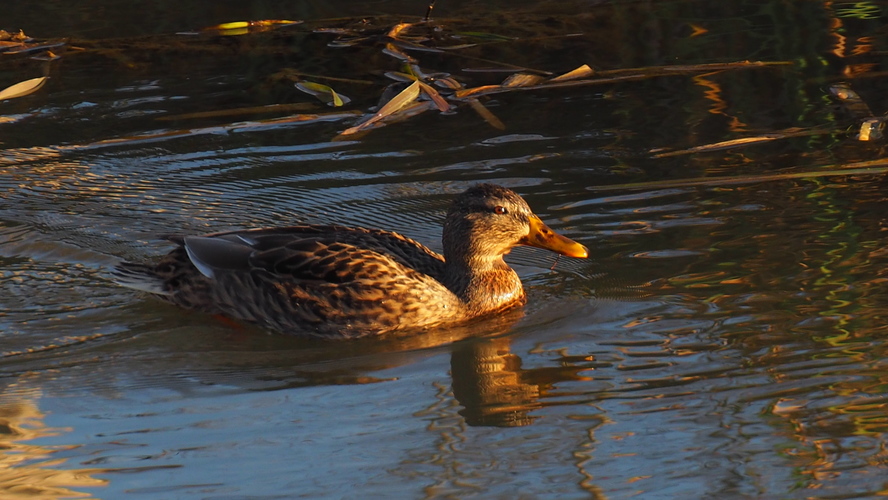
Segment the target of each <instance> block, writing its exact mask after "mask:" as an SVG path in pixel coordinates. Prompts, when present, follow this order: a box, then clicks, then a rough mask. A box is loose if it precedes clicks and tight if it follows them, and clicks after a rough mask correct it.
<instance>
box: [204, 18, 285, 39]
mask: <svg viewBox="0 0 888 500" xmlns="http://www.w3.org/2000/svg"><path fill="white" fill-rule="evenodd" d="M300 23H302V21H288V20H286V19H263V20H260V21H233V22H230V23H222V24H217V25H215V26H208V27H206V28H203V29H201V30H200V31H202V32H204V33H208V32H216V33H217V34H219V35H223V36H236V35H245V34H247V33H251V32H258V31H268V30H271V29H274V28H276V27H278V26H289V25H293V24H300Z"/></svg>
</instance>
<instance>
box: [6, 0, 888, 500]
mask: <svg viewBox="0 0 888 500" xmlns="http://www.w3.org/2000/svg"><path fill="white" fill-rule="evenodd" d="M439 3H440V5H438V6H437V8H436V11H435V12H436V14H437V15H439V16H440V18H439V19H440V22H441V23H442V24H443V25H444V26H445V29H444V30H443V32H445V33H449V32H453V31H460V32H486V33H495V34H500V35H508V36H512V37H515V38H518V40H510V41H504V40H498V41H496V42H494V43H489V44H486V45H484V46H482V47H481V48H478V49H472V50H466V51H464V52H458V53H460V54H467V55H470V56H472V57H463V56H449V55H441V54H436V53H412V54H413V55H414V56H415V57H418V58H419V59H420V60H421V63H422V65H423V67H424V68H425V69H427V70H429V71H432V70H441V71H447V72H450V73H452V74H453V75H456V76H457V77H458V78H460V79H461V80H462V81H463V82H464V83H465V84H466V85H469V86H475V85H481V84H492V83H496V82H499V81H502V79H503V78H504V77H505V75H504V74H502V73H490V72H487V71H481V72H479V71H471V70H473V69H480V68H482V67H484V68H489V67H490V66H492V65H493V63H491V62H490V61H504V62H508V63H510V64H516V65H521V66H528V67H534V68H539V69H543V70H550V71H554V72H566V71H568V70H570V69H573V68H575V67H577V66H579V65H581V64H586V63H588V64H590V65H591V66H593V67H595V68H596V69H598V70H614V69H622V68H633V67H646V66H660V65H678V64H681V65H691V64H706V63H724V62H732V61H743V60H762V61H771V62H789V63H791V64H788V65H774V66H767V67H752V68H744V69H730V70H722V71H716V70H712V71H695V72H685V73H679V74H676V75H670V76H659V77H647V78H642V79H639V80H634V81H621V82H615V83H602V84H600V85H594V86H584V87H575V88H560V89H548V90H534V91H524V92H512V93H505V94H496V95H494V96H492V97H491V98H489V99H485V100H484V104H485V105H486V106H487V107H488V108H489V109H490V110H491V111H492V112H493V113H495V114H496V116H497V117H498V118H499V119H500V120H501V121H502V122H503V123H504V124H505V125H506V130H504V131H500V130H497V129H495V128H493V127H491V126H490V125H489V124H488V123H487V122H485V121H484V120H483V119H482V118H480V117H479V116H478V115H476V114H475V113H474V112H473V111H472V110H471V109H469V107H468V106H465V105H464V106H462V107H460V108H458V109H457V111H456V112H455V113H450V114H445V115H441V114H439V113H437V112H429V113H425V114H423V115H422V116H418V117H414V118H412V119H411V120H409V121H407V122H404V123H401V124H393V125H390V126H387V127H384V128H382V129H379V130H375V131H372V132H370V133H369V134H367V135H366V136H363V137H359V138H354V139H350V140H342V141H334V140H333V139H334V138H335V137H336V135H337V134H338V133H339V132H341V131H342V130H344V129H346V128H348V127H350V126H352V125H353V124H354V120H355V118H354V116H351V115H347V114H337V115H335V116H331V117H329V118H328V119H326V120H314V121H308V122H305V123H261V122H259V120H262V119H268V118H277V117H280V116H284V115H286V113H283V114H275V113H252V114H246V115H236V116H224V117H204V118H187V117H185V118H182V117H180V118H174V119H172V120H160V119H159V118H169V117H175V116H178V115H183V114H188V113H197V112H203V111H209V110H225V109H235V108H241V107H248V106H263V105H270V104H281V103H287V104H294V103H306V105H307V106H314V107H312V108H310V111H309V112H331V111H332V109H329V108H326V107H324V106H323V105H315V104H314V102H313V101H312V98H310V97H309V96H307V95H304V94H302V93H300V92H298V91H297V90H295V89H293V88H292V85H290V84H289V83H288V82H286V81H282V80H280V74H281V73H280V72H282V71H283V70H285V69H291V70H296V71H302V72H305V73H312V74H322V75H330V76H336V77H340V78H353V79H358V80H366V81H367V82H369V84H365V83H354V82H352V83H348V82H342V83H334V84H333V86H334V88H336V89H337V91H339V92H342V93H343V94H345V95H349V96H350V97H351V98H352V99H353V100H352V104H351V105H350V106H349V107H348V111H355V110H357V111H361V112H366V111H367V110H368V109H370V108H371V107H372V106H374V105H375V104H376V101H377V99H378V98H379V95H380V94H381V92H382V88H383V86H384V85H385V79H384V78H382V77H381V76H379V75H380V74H381V72H382V71H392V70H398V69H399V64H398V63H397V62H396V61H395V60H394V59H393V58H391V57H389V56H386V55H384V54H382V52H381V49H382V48H383V47H382V46H380V45H374V44H372V43H369V42H368V43H366V44H363V45H358V46H356V47H351V48H339V49H334V48H328V47H327V46H326V45H327V43H328V42H330V41H331V40H332V39H334V38H335V36H334V35H329V34H323V35H321V34H304V33H305V32H306V31H308V28H305V27H295V28H293V29H290V28H288V30H289V31H286V30H282V31H278V32H275V33H273V34H264V35H257V36H254V37H251V38H237V39H211V40H209V41H208V40H207V39H195V38H182V36H179V37H177V36H175V35H173V34H174V33H176V32H180V31H189V30H194V29H196V28H200V27H202V26H208V25H211V24H216V23H221V22H226V21H234V20H241V19H258V18H282V19H306V20H308V21H313V22H315V23H316V26H321V27H334V26H340V24H338V23H340V22H341V21H330V20H329V18H332V17H337V16H359V15H360V16H366V15H369V14H376V15H381V14H393V16H392V17H384V16H383V17H379V18H376V21H374V22H375V23H377V24H378V25H380V26H385V25H386V23H389V24H388V26H391V25H392V24H393V23H397V22H399V21H403V20H405V19H408V18H407V17H406V16H407V14H404V13H405V12H406V13H409V14H411V15H421V14H422V13H424V10H425V9H424V6H422V5H416V4H406V3H404V2H400V3H389V2H375V3H369V4H368V3H367V2H355V3H349V2H342V3H340V4H335V5H334V4H331V3H329V2H325V3H324V4H323V5H321V4H317V5H315V4H314V3H311V2H298V4H299V5H298V6H290V7H282V6H280V5H277V3H269V4H265V3H255V2H254V3H252V4H251V5H252V9H253V10H251V11H245V10H244V7H243V6H236V5H231V6H227V5H225V4H219V6H218V7H217V8H215V9H213V10H210V11H201V12H199V13H195V12H190V13H186V12H180V10H182V9H180V8H179V7H178V6H177V5H176V4H173V3H172V2H169V3H166V4H162V3H158V4H159V5H162V6H163V7H165V8H160V7H158V8H157V10H151V11H148V12H144V13H143V14H144V17H143V19H144V22H141V23H139V22H136V21H134V20H133V19H132V12H131V11H132V10H134V9H124V8H121V6H120V5H117V4H116V3H114V2H99V1H94V2H87V3H84V4H83V5H80V6H78V7H76V8H74V7H67V6H63V5H61V4H47V5H45V6H41V7H40V9H43V10H38V9H37V7H33V6H26V4H27V3H23V4H22V5H15V6H14V7H9V11H8V13H4V16H3V17H4V19H2V20H0V21H2V24H4V26H0V28H5V29H7V30H12V29H17V28H22V29H24V30H25V32H26V33H28V34H29V35H32V36H35V37H40V38H49V39H52V38H56V37H63V36H71V37H73V38H74V40H72V41H71V42H70V45H77V43H80V44H81V45H83V46H84V48H86V49H88V50H85V51H76V50H71V49H69V50H68V51H66V52H64V53H63V54H62V59H61V61H57V62H54V63H53V66H52V67H51V68H50V76H51V79H50V80H49V82H48V83H47V84H46V86H45V87H44V88H43V89H42V90H41V91H40V92H38V93H36V94H34V95H32V96H28V97H24V98H20V99H14V100H9V101H5V102H0V116H2V117H5V118H6V120H5V121H3V122H2V123H0V147H2V148H3V149H2V150H0V332H2V333H0V353H2V357H0V424H2V425H0V449H2V450H3V451H2V452H0V463H2V465H3V467H2V468H0V469H2V472H0V492H2V493H0V496H2V497H3V498H33V497H38V498H69V497H75V498H101V499H116V498H125V499H128V498H134V499H135V498H150V499H153V498H183V499H192V498H194V499H197V498H201V499H203V498H220V499H221V498H225V499H231V498H301V497H306V498H354V497H356V496H360V497H362V498H392V497H404V498H510V499H511V498H559V499H562V498H589V497H593V498H629V497H639V498H713V497H717V498H859V497H868V496H876V495H880V494H881V495H884V494H885V493H886V492H888V482H886V480H885V477H886V465H888V446H886V432H888V417H886V405H888V382H886V376H885V373H886V365H888V362H886V361H885V359H886V342H885V339H886V334H888V329H886V327H885V326H884V310H885V307H886V305H888V299H886V297H888V295H886V291H885V271H884V269H886V260H888V252H886V251H885V250H884V248H885V246H886V234H885V227H884V213H885V210H886V205H885V199H884V194H883V193H884V190H885V185H884V175H883V169H884V164H883V162H882V161H881V159H882V158H883V157H884V147H885V146H884V142H882V141H873V142H862V141H858V140H856V138H855V134H856V127H857V125H858V124H859V119H860V118H861V117H860V116H859V114H858V115H855V111H854V109H851V107H850V106H848V105H843V104H841V103H839V102H837V101H836V100H834V99H833V98H831V97H829V86H830V85H834V84H836V83H839V82H845V83H848V84H849V85H850V86H851V87H852V88H853V89H854V90H855V91H856V92H857V93H859V94H860V96H861V98H862V99H863V101H864V102H865V103H866V104H867V105H868V107H869V109H870V111H871V113H872V114H873V115H876V116H880V115H881V114H883V113H884V112H885V110H886V107H888V106H886V104H888V103H886V98H885V96H886V95H888V94H886V92H885V90H886V86H885V84H884V83H883V79H882V78H881V76H882V75H881V73H880V72H881V71H883V69H884V54H885V46H884V32H885V28H884V26H885V22H884V21H885V13H884V9H885V7H886V6H885V4H884V3H877V2H874V3H868V2H863V3H854V4H833V3H827V2H823V3H819V2H796V3H787V2H779V1H744V2H730V3H729V2H683V1H675V2H656V3H652V4H648V3H636V2H598V3H594V4H592V3H581V2H559V3H557V4H538V3H532V4H529V5H528V6H521V5H518V4H509V6H508V8H507V9H505V10H502V11H500V12H499V13H497V11H495V10H486V9H495V8H496V6H495V5H493V4H491V6H490V7H479V6H477V5H474V4H472V3H470V2H463V3H459V2H443V3H442V2H439ZM86 4H89V6H86ZM65 9H69V10H65ZM287 9H292V10H287ZM297 9H298V10H297ZM78 19H79V22H75V21H74V20H78ZM6 23H10V24H9V25H6ZM306 24H311V23H306ZM300 30H302V31H300ZM448 30H450V31H448ZM578 33H581V34H580V35H576V34H578ZM565 35H571V36H565ZM113 37H135V38H126V39H119V38H113ZM183 40H185V41H184V42H183ZM171 43H176V44H181V45H176V46H175V48H171V46H170V44H171ZM479 58H481V59H484V60H485V61H482V60H480V59H479ZM42 65H43V63H42V62H40V61H31V60H29V59H26V58H12V57H10V56H5V55H3V54H0V82H2V83H0V86H6V85H11V84H13V83H16V82H18V81H22V80H25V79H27V78H32V77H35V76H39V75H40V74H41V71H42ZM274 75H278V76H274ZM236 123H240V124H238V125H235V124H236ZM811 131H813V132H811ZM796 132H801V133H796ZM808 132H811V133H808ZM764 134H777V136H778V137H779V138H778V139H775V140H769V141H766V142H762V143H760V144H755V145H747V146H743V147H736V146H735V147H731V148H715V149H712V150H710V151H702V152H700V151H698V152H688V151H686V150H688V149H689V148H694V147H699V146H705V145H711V144H715V143H719V142H721V141H727V140H734V139H740V138H745V137H753V136H762V135H764ZM790 135H792V137H790ZM675 151H678V152H679V153H682V152H684V153H683V154H676V155H662V156H658V154H660V153H663V152H675ZM866 162H870V163H866ZM849 169H852V170H849ZM843 170H844V171H843ZM480 181H494V182H498V183H501V184H504V185H507V186H509V187H512V188H514V189H516V190H517V191H518V192H520V193H521V194H522V195H523V196H525V198H526V199H527V200H528V202H529V203H530V205H531V206H532V207H533V208H534V210H535V211H536V212H537V213H538V214H539V215H540V216H541V217H542V218H543V220H545V221H546V222H547V223H548V224H549V225H550V226H551V227H552V228H553V229H555V230H557V231H559V232H561V233H562V234H565V235H567V236H569V237H571V238H573V239H576V240H577V241H580V242H582V243H584V244H585V245H587V246H588V247H589V248H590V253H591V255H590V258H589V259H588V260H572V259H568V258H561V259H559V260H558V261H557V263H556V262H555V258H554V256H553V255H551V254H549V253H547V252H544V251H536V250H532V249H519V250H516V251H515V252H513V254H512V255H511V256H510V262H511V263H512V264H513V266H514V267H515V268H516V269H517V270H518V271H519V274H520V275H521V276H522V279H523V280H524V282H525V286H526V288H527V289H528V292H529V296H530V297H529V299H530V300H529V304H528V306H527V307H526V308H525V309H524V310H521V311H513V312H510V313H509V314H506V315H504V316H502V317H498V318H490V319H486V320H483V321H480V322H477V323H472V324H470V325H467V326H463V327H451V328H442V329H437V330H434V331H430V332H428V333H427V334H424V335H421V336H407V337H398V336H393V337H389V338H379V339H364V340H359V341H354V342H334V343H325V342H315V341H306V340H300V339H293V338H288V337H284V336H280V335H269V334H267V333H266V332H263V331H261V330H259V329H256V328H254V327H250V326H243V325H240V326H238V325H231V324H227V323H223V322H221V321H219V320H217V319H215V318H209V317H206V316H203V315H200V314H195V313H189V312H183V311H181V310H178V309H176V308H173V307H171V306H169V305H167V304H164V303H160V302H158V301H154V300H151V299H149V298H146V297H144V296H141V295H139V294H137V293H135V292H132V291H129V290H125V289H121V288H119V287H116V286H115V285H114V284H113V283H111V282H110V280H109V277H108V270H109V268H110V267H111V266H113V264H114V263H115V262H117V261H118V260H120V259H126V260H133V261H143V260H149V259H151V258H152V257H154V256H157V255H159V254H162V253H164V252H165V251H167V250H168V249H169V246H168V245H166V244H165V243H163V242H162V241H159V240H158V239H157V238H156V236H157V235H159V234H163V233H168V232H171V231H179V232H193V233H203V232H212V231H221V230H228V229H236V228H246V227H261V226H272V225H284V224H292V223H296V222H332V221H337V222H342V223H345V224H351V225H362V226H371V227H382V228H386V229H392V230H396V231H399V232H402V233H403V234H406V235H408V236H410V237H412V238H415V239H417V240H419V241H422V242H424V243H427V244H428V245H429V246H431V247H432V248H434V249H440V242H439V239H440V227H441V222H442V219H443V213H444V211H445V210H446V207H447V205H448V203H449V201H450V199H451V198H452V196H453V195H454V194H456V193H458V192H460V191H462V190H463V189H465V188H466V187H467V186H470V185H472V184H474V183H476V182H480ZM553 264H555V265H554V269H551V268H552V267H553Z"/></svg>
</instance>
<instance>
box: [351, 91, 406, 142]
mask: <svg viewBox="0 0 888 500" xmlns="http://www.w3.org/2000/svg"><path fill="white" fill-rule="evenodd" d="M419 85H420V83H419V82H418V81H416V82H413V83H412V84H410V85H409V86H408V87H407V88H406V89H404V90H402V91H401V92H400V93H399V94H398V95H396V96H395V97H393V98H392V99H391V100H390V101H389V102H387V103H385V106H383V107H382V108H380V109H379V111H377V112H376V114H375V115H373V116H372V117H371V118H370V119H369V120H367V121H365V122H364V123H361V124H359V125H355V126H354V127H351V128H350V129H348V130H346V131H344V132H342V134H340V135H350V134H354V133H356V132H360V131H361V130H364V129H366V128H368V127H370V126H372V125H373V124H374V123H376V122H378V121H380V120H382V119H384V118H386V117H388V116H391V115H393V114H395V113H397V112H398V111H399V110H401V109H403V108H405V107H407V106H408V105H410V104H411V103H412V102H414V101H416V99H418V98H419V89H420V86H419Z"/></svg>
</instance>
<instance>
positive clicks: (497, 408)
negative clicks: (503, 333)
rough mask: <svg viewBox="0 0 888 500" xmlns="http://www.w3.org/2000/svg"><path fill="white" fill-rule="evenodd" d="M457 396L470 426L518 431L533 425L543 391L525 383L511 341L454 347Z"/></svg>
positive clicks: (452, 365)
mask: <svg viewBox="0 0 888 500" xmlns="http://www.w3.org/2000/svg"><path fill="white" fill-rule="evenodd" d="M450 367H451V376H452V378H453V381H452V383H453V395H454V397H456V399H457V401H459V403H460V404H461V405H462V406H463V409H462V410H460V411H459V414H460V415H462V416H463V418H465V420H466V423H467V424H468V425H473V426H487V425H489V426H498V427H517V426H522V425H529V424H531V423H533V420H534V417H532V416H530V415H528V413H529V412H530V411H531V410H533V409H535V408H538V407H539V397H540V389H539V386H537V385H535V384H529V383H526V382H524V381H522V378H521V358H520V357H518V356H517V355H515V354H512V353H511V352H510V351H509V339H508V338H496V339H484V340H482V341H477V342H468V343H464V344H461V345H456V346H454V349H453V353H452V356H451V358H450Z"/></svg>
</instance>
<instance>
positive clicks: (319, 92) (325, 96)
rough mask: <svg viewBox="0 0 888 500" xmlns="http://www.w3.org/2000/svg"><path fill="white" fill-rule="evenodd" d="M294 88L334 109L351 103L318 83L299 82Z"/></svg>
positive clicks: (346, 98)
mask: <svg viewBox="0 0 888 500" xmlns="http://www.w3.org/2000/svg"><path fill="white" fill-rule="evenodd" d="M296 88H297V89H299V90H301V91H303V92H305V93H306V94H311V95H313V96H315V97H317V98H318V99H320V100H321V101H323V102H325V103H327V104H329V105H331V106H334V107H339V106H344V105H346V104H348V103H350V102H351V99H349V98H348V97H345V96H340V95H339V94H337V93H336V91H335V90H333V89H332V88H330V87H328V86H327V85H322V84H320V83H315V82H309V81H301V82H297V83H296Z"/></svg>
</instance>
